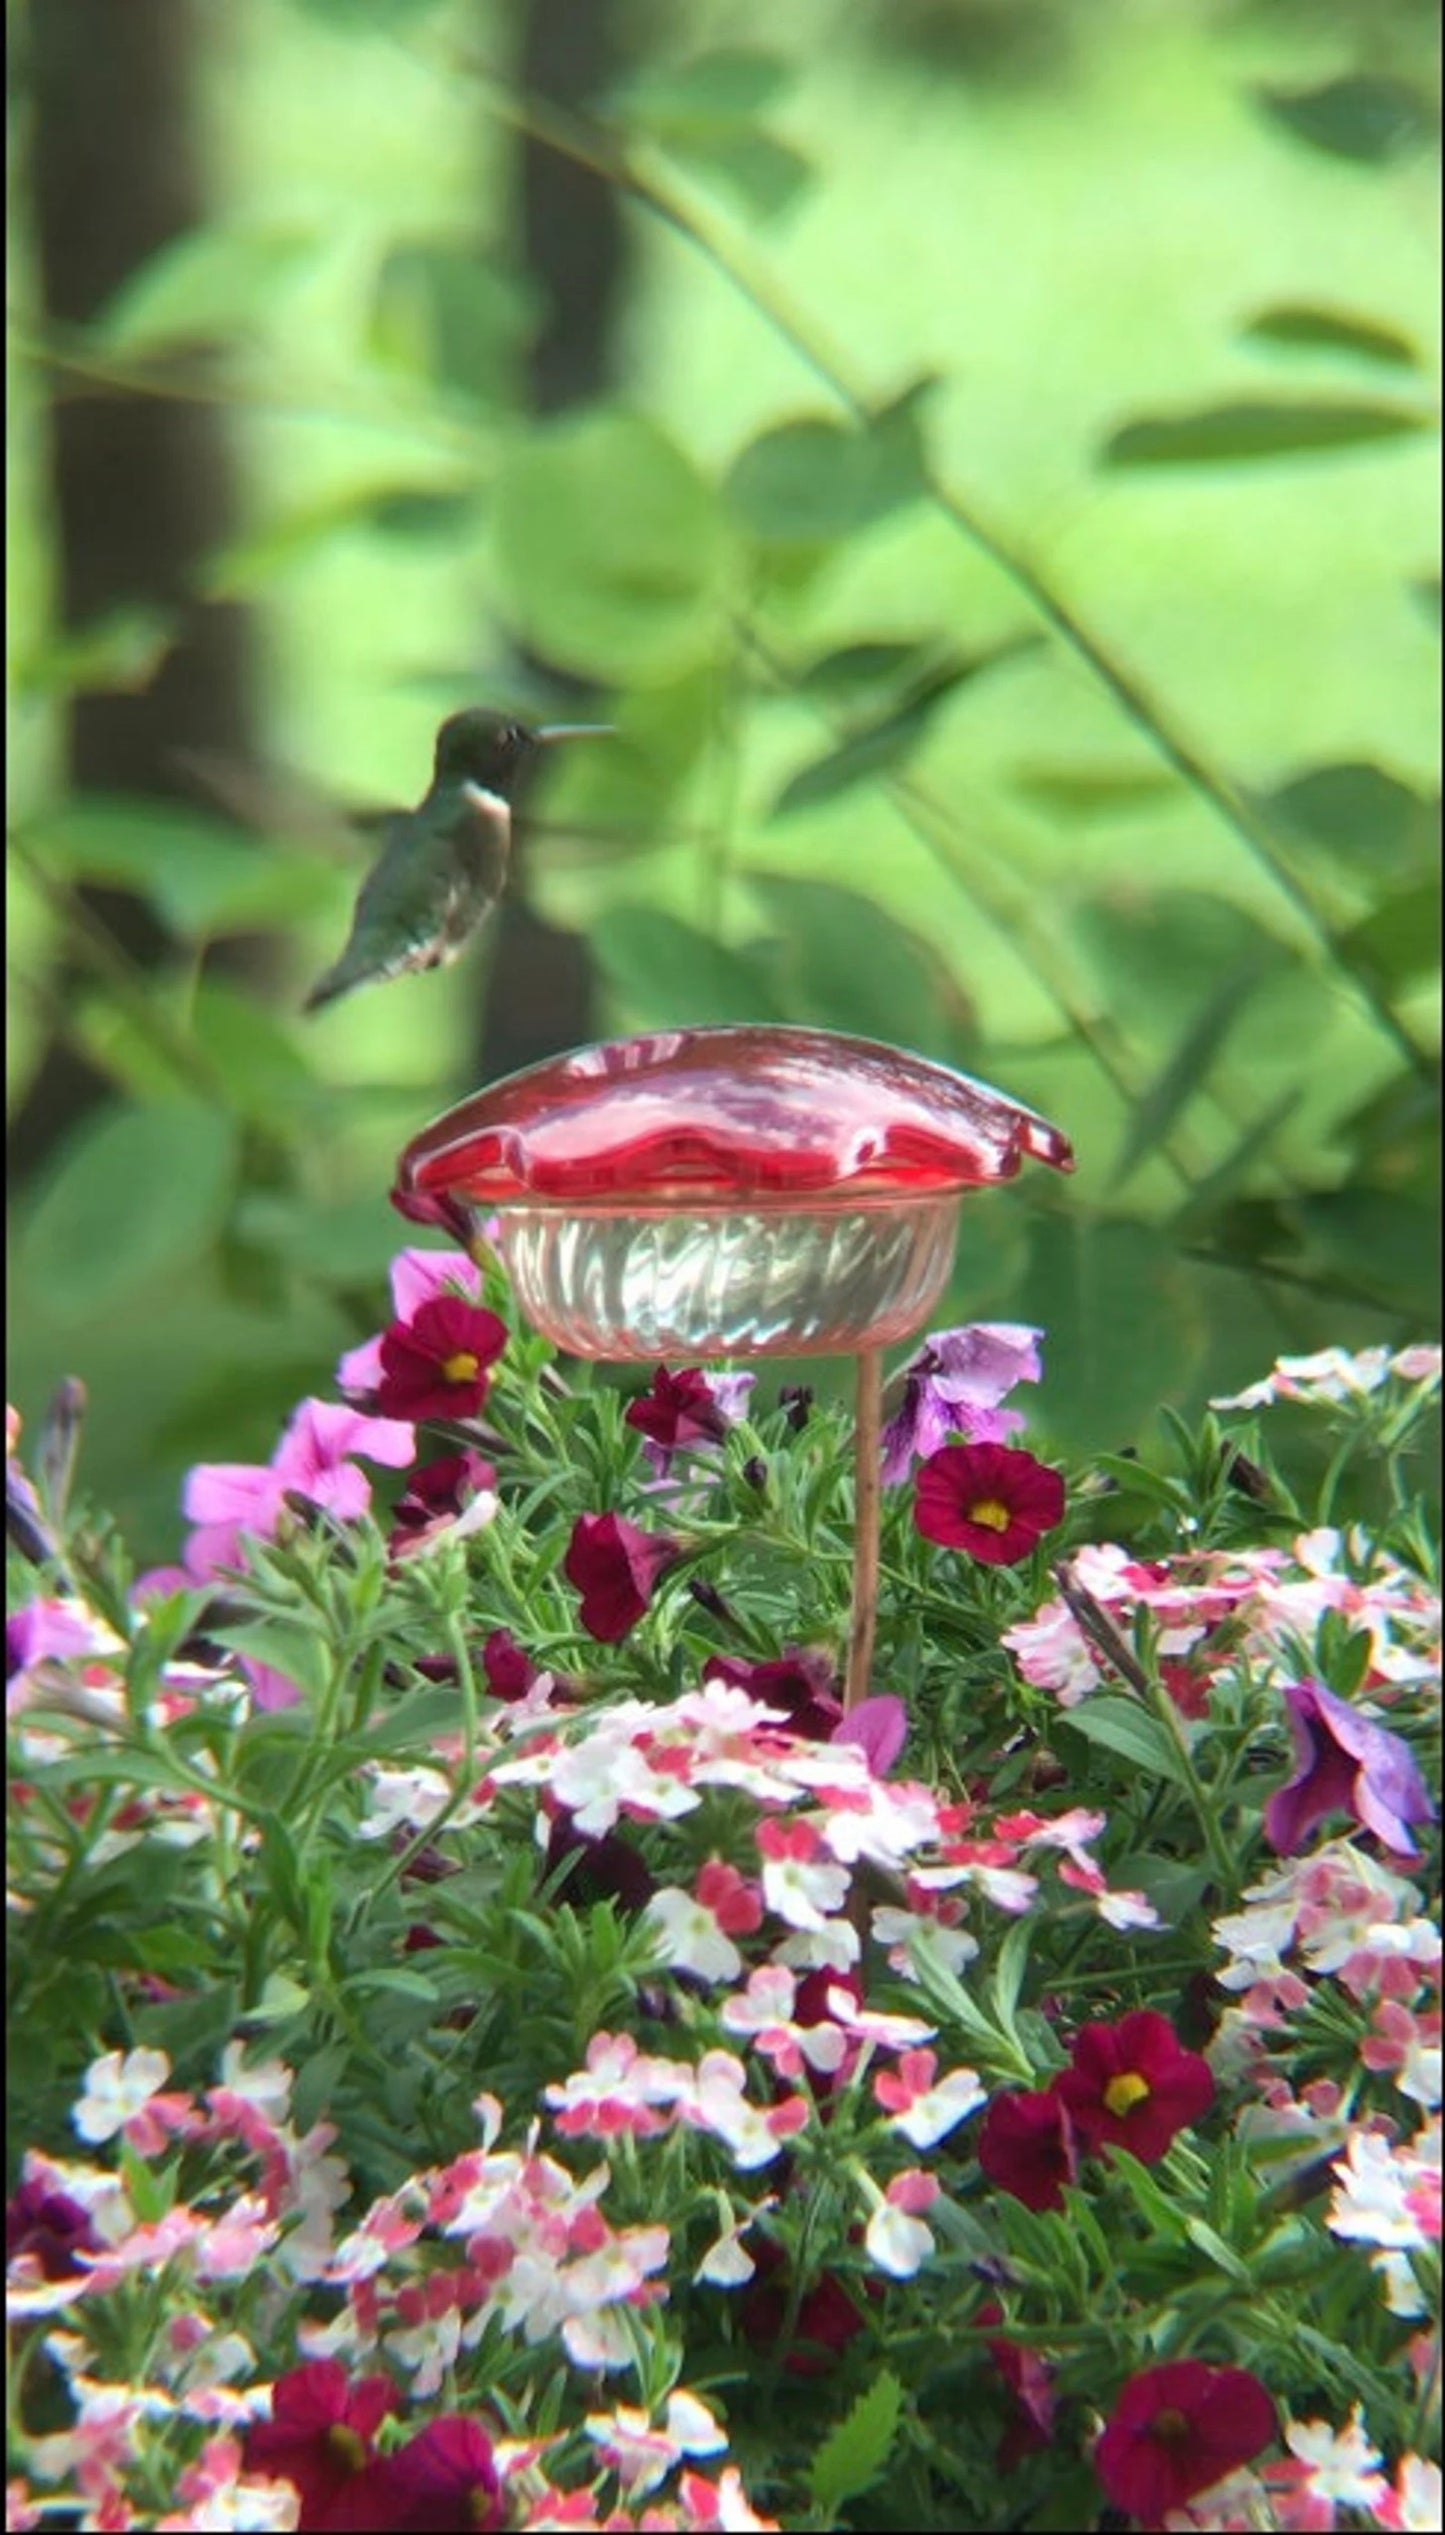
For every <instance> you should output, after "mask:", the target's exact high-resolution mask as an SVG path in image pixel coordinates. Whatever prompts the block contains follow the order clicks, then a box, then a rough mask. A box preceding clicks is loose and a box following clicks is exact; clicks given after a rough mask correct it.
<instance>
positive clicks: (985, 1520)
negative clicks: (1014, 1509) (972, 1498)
mask: <svg viewBox="0 0 1445 2535" xmlns="http://www.w3.org/2000/svg"><path fill="white" fill-rule="evenodd" d="M968 1519H969V1521H970V1522H971V1523H982V1525H983V1527H984V1530H985V1531H989V1532H1006V1531H1007V1530H1008V1527H1009V1525H1010V1523H1011V1522H1012V1521H1013V1516H1012V1515H1011V1514H1010V1512H1009V1510H1008V1507H1007V1506H1006V1505H1000V1503H999V1501H998V1498H997V1497H996V1496H982V1497H980V1498H979V1501H978V1503H977V1505H970V1507H969V1509H968Z"/></svg>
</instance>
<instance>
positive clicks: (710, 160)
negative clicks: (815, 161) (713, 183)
mask: <svg viewBox="0 0 1445 2535" xmlns="http://www.w3.org/2000/svg"><path fill="white" fill-rule="evenodd" d="M673 148H674V151H675V153H676V155H677V156H678V157H679V158H681V159H683V160H684V161H685V162H686V164H687V166H688V167H689V168H695V169H697V170H698V172H699V173H700V174H703V175H706V176H715V177H719V178H720V179H721V180H722V182H723V183H724V184H725V185H726V186H727V187H728V189H729V191H730V192H732V193H734V194H735V195H736V196H737V198H738V200H739V201H740V202H741V203H742V204H743V206H744V208H745V209H746V210H748V211H750V212H752V214H753V215H754V217H755V218H756V219H758V220H771V219H772V218H774V216H775V215H776V214H777V213H778V212H780V211H785V210H786V209H787V207H788V204H789V203H790V202H792V201H793V199H794V198H795V196H796V195H798V194H800V193H801V192H802V190H803V188H804V186H805V185H806V184H808V183H809V181H810V179H811V177H812V173H813V167H812V162H811V160H810V159H807V158H805V157H804V155H803V152H802V151H801V150H799V149H795V148H794V147H793V144H792V142H791V141H780V140H779V139H778V137H777V135H776V134H775V133H772V132H743V131H738V132H716V133H698V134H697V135H696V136H695V137H692V138H689V139H688V140H687V141H685V142H684V141H681V140H678V141H676V142H674V144H673Z"/></svg>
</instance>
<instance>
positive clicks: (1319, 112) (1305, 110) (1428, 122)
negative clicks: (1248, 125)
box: [1254, 71, 1437, 167]
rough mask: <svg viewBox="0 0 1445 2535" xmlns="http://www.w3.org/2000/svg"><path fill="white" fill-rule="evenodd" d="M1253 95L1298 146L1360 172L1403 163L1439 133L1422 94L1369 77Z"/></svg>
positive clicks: (1350, 77) (1355, 75)
mask: <svg viewBox="0 0 1445 2535" xmlns="http://www.w3.org/2000/svg"><path fill="white" fill-rule="evenodd" d="M1254 94H1255V97H1256V99H1257V101H1258V103H1259V104H1260V105H1261V106H1262V107H1263V109H1264V111H1265V113H1266V114H1267V115H1269V116H1270V117H1271V118H1272V120H1273V121H1274V122H1276V123H1278V124H1280V125H1282V127H1283V128H1284V130H1285V131H1286V132H1288V133H1290V134H1291V136H1292V137H1293V138H1294V139H1295V140H1297V141H1307V142H1308V143H1309V144H1310V146H1311V148H1313V149H1317V150H1325V151H1327V152H1328V153H1329V155H1330V157H1331V158H1349V159H1354V160H1355V161H1356V162H1357V163H1358V164H1360V165H1361V166H1367V167H1381V166H1384V165H1386V164H1387V163H1388V161H1390V160H1391V159H1396V158H1402V157H1404V156H1405V154H1406V153H1407V152H1408V151H1410V150H1415V149H1419V148H1420V147H1421V145H1422V144H1423V143H1424V142H1426V141H1428V140H1429V139H1430V138H1431V137H1432V135H1433V134H1434V132H1435V131H1436V129H1437V117H1436V115H1435V113H1434V110H1433V108H1432V107H1431V105H1430V104H1429V102H1428V100H1427V99H1426V98H1425V97H1424V96H1422V95H1421V93H1420V91H1419V90H1418V89H1417V88H1412V87H1411V86H1410V85H1409V83H1408V82H1407V81H1405V80H1403V79H1389V78H1383V77H1380V76H1377V75H1376V74H1374V73H1371V72H1367V71H1362V72H1358V73H1353V74H1350V75H1347V76H1346V77H1344V78H1341V79H1327V80H1326V81H1325V82H1324V83H1323V85H1322V86H1320V87H1318V88H1257V89H1256V90H1255V92H1254Z"/></svg>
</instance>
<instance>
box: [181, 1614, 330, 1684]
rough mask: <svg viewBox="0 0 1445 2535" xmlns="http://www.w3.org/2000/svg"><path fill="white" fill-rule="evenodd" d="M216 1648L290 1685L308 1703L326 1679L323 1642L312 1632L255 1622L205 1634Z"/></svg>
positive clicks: (327, 1670) (281, 1623) (284, 1623)
mask: <svg viewBox="0 0 1445 2535" xmlns="http://www.w3.org/2000/svg"><path fill="white" fill-rule="evenodd" d="M207 1635H208V1636H210V1637H213V1638H214V1639H215V1641H216V1644H217V1645H218V1646H229V1647H231V1648H232V1649H233V1650H234V1652H235V1653H236V1654H238V1655H249V1656H250V1657H251V1659H252V1661H253V1662H254V1663H258V1664H266V1665H267V1666H268V1667H269V1668H270V1670H271V1671H272V1672H279V1673H281V1674H282V1675H283V1676H284V1678H285V1679H286V1680H287V1681H293V1682H294V1683H295V1684H296V1687H297V1689H298V1690H301V1691H304V1692H305V1694H306V1696H307V1697H308V1698H310V1699H313V1700H315V1699H319V1698H320V1697H321V1695H322V1693H323V1691H324V1690H325V1689H326V1686H327V1683H328V1681H329V1679H330V1672H331V1667H330V1664H329V1662H328V1660H327V1651H326V1644H325V1640H324V1639H323V1638H322V1637H321V1636H320V1635H318V1633H317V1631H316V1630H315V1629H309V1628H300V1627H294V1628H293V1627H292V1626H291V1625H290V1623H289V1622H288V1621H286V1620H256V1621H252V1622H248V1623H246V1624H245V1625H243V1626H241V1627H237V1628H227V1627H217V1628H212V1629H208V1630H207Z"/></svg>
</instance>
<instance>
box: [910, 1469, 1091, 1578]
mask: <svg viewBox="0 0 1445 2535" xmlns="http://www.w3.org/2000/svg"><path fill="white" fill-rule="evenodd" d="M913 1519H914V1522H915V1523H916V1524H917V1526H918V1528H919V1530H920V1531H921V1532H922V1534H923V1537H924V1539H925V1540H936V1541H938V1542H939V1543H940V1544H941V1546H942V1547H943V1548H945V1549H966V1550H967V1552H968V1554H969V1556H970V1558H979V1559H982V1560H983V1562H984V1564H985V1565H987V1566H990V1567H1012V1566H1015V1565H1016V1564H1017V1562H1018V1561H1019V1559H1020V1558H1027V1556H1028V1554H1029V1551H1030V1550H1031V1549H1032V1548H1033V1547H1034V1544H1035V1542H1037V1541H1039V1540H1042V1538H1043V1536H1044V1533H1045V1532H1051V1531H1052V1530H1053V1528H1054V1525H1055V1524H1056V1523H1061V1522H1062V1521H1063V1519H1064V1482H1063V1477H1062V1474H1061V1473H1060V1472H1059V1471H1057V1470H1051V1469H1050V1468H1049V1466H1048V1464H1047V1462H1043V1461H1035V1459H1034V1456H1033V1454H1032V1453H1031V1452H1015V1451H1014V1450H1013V1449H1012V1448H1011V1446H1009V1445H1008V1444H945V1445H944V1447H943V1449H942V1451H941V1452H933V1453H930V1454H929V1456H928V1459H927V1460H926V1461H925V1462H924V1463H923V1464H922V1465H921V1467H920V1469H919V1473H918V1482H917V1485H916V1487H915V1489H914V1496H913Z"/></svg>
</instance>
